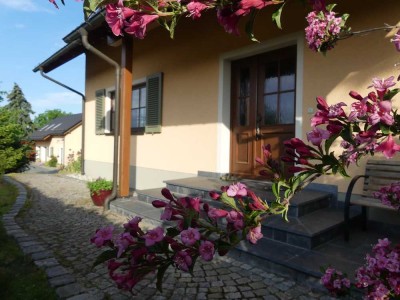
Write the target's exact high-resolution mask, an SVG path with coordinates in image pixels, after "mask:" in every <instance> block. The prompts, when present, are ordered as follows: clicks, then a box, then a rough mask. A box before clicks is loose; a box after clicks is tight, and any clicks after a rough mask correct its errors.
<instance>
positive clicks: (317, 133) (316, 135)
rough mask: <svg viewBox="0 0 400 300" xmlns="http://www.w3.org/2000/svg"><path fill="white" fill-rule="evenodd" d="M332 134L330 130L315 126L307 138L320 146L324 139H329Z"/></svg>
mask: <svg viewBox="0 0 400 300" xmlns="http://www.w3.org/2000/svg"><path fill="white" fill-rule="evenodd" d="M330 136H331V134H330V132H329V131H327V130H324V129H321V128H318V127H314V128H313V130H312V131H310V132H308V133H307V140H308V141H310V142H311V143H312V144H313V145H314V146H319V145H321V143H322V141H323V140H327V139H329V137H330Z"/></svg>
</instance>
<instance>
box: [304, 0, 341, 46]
mask: <svg viewBox="0 0 400 300" xmlns="http://www.w3.org/2000/svg"><path fill="white" fill-rule="evenodd" d="M331 8H333V6H331ZM346 18H347V16H346V15H343V16H341V17H336V13H335V12H333V11H331V9H329V10H326V9H320V10H314V11H312V12H310V13H309V14H308V15H307V17H306V20H307V22H308V26H307V27H306V28H305V33H306V40H307V43H308V46H309V48H310V49H312V50H314V51H316V52H326V51H328V50H330V49H332V48H333V47H334V45H335V43H336V42H337V40H338V38H339V34H340V33H341V31H342V30H343V29H344V27H345V22H346Z"/></svg>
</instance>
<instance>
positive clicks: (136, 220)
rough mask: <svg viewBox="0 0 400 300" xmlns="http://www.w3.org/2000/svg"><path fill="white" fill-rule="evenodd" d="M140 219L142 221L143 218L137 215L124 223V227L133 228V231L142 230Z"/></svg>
mask: <svg viewBox="0 0 400 300" xmlns="http://www.w3.org/2000/svg"><path fill="white" fill-rule="evenodd" d="M140 221H142V218H141V217H138V216H136V217H134V218H132V219H131V220H129V222H128V223H126V224H124V228H125V229H128V230H131V231H139V230H140V227H139V223H140Z"/></svg>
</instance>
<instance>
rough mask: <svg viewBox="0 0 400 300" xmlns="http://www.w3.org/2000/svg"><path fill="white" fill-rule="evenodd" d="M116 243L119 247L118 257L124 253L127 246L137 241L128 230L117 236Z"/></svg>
mask: <svg viewBox="0 0 400 300" xmlns="http://www.w3.org/2000/svg"><path fill="white" fill-rule="evenodd" d="M115 243H116V245H117V248H118V253H117V257H118V258H119V257H120V256H121V255H122V253H123V252H124V251H125V250H126V248H128V247H129V246H130V245H132V244H134V243H135V241H134V239H133V237H132V236H131V235H130V234H129V233H128V232H124V233H122V234H121V235H120V236H119V237H118V238H117V240H116V242H115Z"/></svg>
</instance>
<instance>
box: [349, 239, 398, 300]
mask: <svg viewBox="0 0 400 300" xmlns="http://www.w3.org/2000/svg"><path fill="white" fill-rule="evenodd" d="M365 260H366V263H365V265H364V266H363V267H361V268H359V269H358V270H357V272H356V286H357V287H358V288H361V289H366V291H367V295H366V297H365V298H366V299H382V300H384V299H394V298H396V299H397V298H398V297H399V296H400V245H397V246H395V247H391V242H390V241H389V240H388V239H387V238H385V239H382V240H381V239H380V240H378V243H377V244H376V245H375V246H374V247H373V249H372V255H370V254H367V256H366V258H365Z"/></svg>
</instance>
